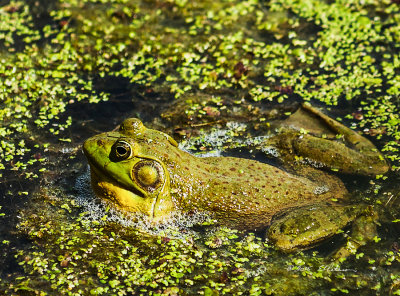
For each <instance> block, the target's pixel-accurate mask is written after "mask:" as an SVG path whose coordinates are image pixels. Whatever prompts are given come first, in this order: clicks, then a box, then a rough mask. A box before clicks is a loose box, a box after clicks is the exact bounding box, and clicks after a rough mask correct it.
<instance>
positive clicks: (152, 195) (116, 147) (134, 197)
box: [83, 118, 177, 221]
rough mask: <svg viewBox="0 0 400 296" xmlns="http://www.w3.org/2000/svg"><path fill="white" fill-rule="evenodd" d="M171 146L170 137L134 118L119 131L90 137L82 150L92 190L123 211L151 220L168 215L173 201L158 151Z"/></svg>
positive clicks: (166, 172)
mask: <svg viewBox="0 0 400 296" xmlns="http://www.w3.org/2000/svg"><path fill="white" fill-rule="evenodd" d="M173 146H175V147H176V146H177V144H176V142H175V141H174V140H173V139H172V138H171V137H169V136H168V135H166V134H164V133H162V132H159V131H156V130H151V129H148V128H146V127H145V126H144V125H143V123H142V122H141V121H140V120H139V119H136V118H129V119H126V120H125V121H124V122H123V123H122V124H121V125H120V127H119V130H118V131H113V132H107V133H102V134H99V135H96V136H94V137H91V138H89V139H88V140H86V141H85V143H84V144H83V151H84V153H85V155H86V157H87V159H88V161H89V164H90V168H91V181H92V187H93V190H94V192H95V193H96V195H97V196H99V197H100V198H103V199H105V200H106V201H108V202H110V203H112V204H115V205H116V206H117V207H119V208H121V209H123V210H124V211H128V212H135V213H142V214H145V215H147V216H149V217H150V218H151V219H152V220H154V221H158V220H161V219H163V218H165V217H168V216H169V215H170V214H171V212H172V211H173V209H174V204H173V201H172V199H171V196H170V176H169V172H168V170H167V168H166V165H165V163H163V161H162V159H161V152H162V151H168V149H170V147H173ZM175 147H173V148H175ZM160 151H161V152H160Z"/></svg>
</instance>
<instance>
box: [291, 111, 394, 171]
mask: <svg viewBox="0 0 400 296" xmlns="http://www.w3.org/2000/svg"><path fill="white" fill-rule="evenodd" d="M302 109H304V110H306V111H307V112H309V113H310V114H312V115H314V116H316V117H317V118H319V119H320V120H321V121H322V122H323V123H324V124H325V125H326V126H327V127H328V128H329V129H330V130H331V131H332V132H334V133H335V134H336V135H339V136H342V138H343V140H344V143H343V142H335V141H331V140H328V139H322V138H318V137H315V136H312V135H305V136H303V137H302V138H301V139H300V138H299V139H298V140H297V141H295V142H294V143H293V145H294V147H295V149H296V150H297V151H299V153H301V154H304V156H306V157H309V158H310V159H312V160H316V161H318V160H321V162H322V163H324V164H326V165H327V166H329V167H331V168H333V169H337V170H338V171H340V172H342V173H350V174H359V175H366V176H374V175H378V174H384V173H386V172H387V171H388V170H389V166H388V164H387V162H386V160H385V159H384V157H383V156H382V154H381V153H380V152H379V151H378V150H377V148H376V147H375V146H374V144H372V143H371V142H370V141H369V140H368V139H366V138H364V137H363V136H361V135H359V134H358V133H357V132H355V131H353V130H352V129H350V128H348V127H346V126H344V125H343V124H341V123H339V122H337V121H336V120H334V119H332V118H330V117H329V116H327V115H325V114H323V113H322V112H321V111H320V110H318V109H316V108H314V107H312V106H311V105H309V104H303V105H302ZM318 151H320V152H322V153H320V155H318V154H317V153H318Z"/></svg>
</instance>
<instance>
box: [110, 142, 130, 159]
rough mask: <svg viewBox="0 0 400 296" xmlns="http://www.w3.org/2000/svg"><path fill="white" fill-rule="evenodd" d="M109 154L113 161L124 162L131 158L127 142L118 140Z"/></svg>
mask: <svg viewBox="0 0 400 296" xmlns="http://www.w3.org/2000/svg"><path fill="white" fill-rule="evenodd" d="M111 153H112V156H113V158H114V160H115V161H121V160H125V159H128V158H129V157H131V156H132V147H131V145H130V144H129V143H128V142H125V141H121V140H120V141H117V142H115V144H114V145H113V146H112V148H111Z"/></svg>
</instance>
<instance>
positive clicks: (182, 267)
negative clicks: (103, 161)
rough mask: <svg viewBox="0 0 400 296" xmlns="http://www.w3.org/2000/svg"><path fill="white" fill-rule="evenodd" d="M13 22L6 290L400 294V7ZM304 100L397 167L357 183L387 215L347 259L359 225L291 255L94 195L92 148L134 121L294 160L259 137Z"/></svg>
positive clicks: (109, 14)
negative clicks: (88, 144) (96, 138)
mask: <svg viewBox="0 0 400 296" xmlns="http://www.w3.org/2000/svg"><path fill="white" fill-rule="evenodd" d="M0 23H1V25H0V42H1V46H0V48H1V52H0V59H1V63H0V77H1V79H0V85H1V88H0V89H1V91H0V106H1V109H0V117H1V119H2V124H1V125H0V135H1V139H0V140H1V145H0V156H1V162H0V178H1V181H0V206H1V208H0V222H1V223H0V246H1V250H2V252H1V254H0V266H1V267H0V292H1V293H4V294H6V295H60V294H62V295H136V294H138V295H306V294H307V295H342V294H362V295H377V294H384V295H398V294H400V272H399V270H400V246H399V244H400V239H399V232H400V228H399V225H400V222H399V220H400V202H399V195H400V192H399V189H398V185H397V184H399V182H400V177H399V173H398V172H399V170H398V168H399V165H400V153H399V147H400V131H399V129H398V126H399V125H400V118H399V114H400V112H399V111H400V110H399V109H400V103H399V100H398V96H399V94H400V62H399V61H400V56H399V52H400V50H399V44H400V35H399V32H400V28H399V26H400V25H399V24H400V4H399V3H398V1H389V0H388V1H373V0H370V1H340V0H337V1H316V0H301V1H283V0H282V1H280V0H271V1H256V0H249V1H184V0H179V1H178V0H168V1H160V0H157V1H129V0H109V1H96V0H81V1H71V0H60V1H51V2H47V3H46V4H44V3H39V2H38V1H1V2H0ZM304 101H308V102H311V103H312V105H313V106H316V107H318V108H321V109H322V110H323V112H324V113H326V114H328V115H329V116H330V117H332V118H335V119H338V120H341V121H342V122H343V123H344V124H345V125H346V126H348V127H351V128H354V129H356V130H358V131H359V132H360V133H362V134H363V135H364V136H365V137H367V138H368V139H370V140H371V141H373V142H374V144H375V145H376V146H377V148H378V149H379V150H380V151H382V153H383V155H384V156H385V157H386V158H387V160H388V161H389V162H390V165H391V171H390V172H389V173H387V174H386V175H384V176H380V175H379V176H376V177H369V178H360V177H355V176H354V177H353V176H348V175H347V176H344V177H343V176H341V177H342V179H343V181H344V183H345V185H346V187H347V188H348V189H349V191H351V192H352V195H353V197H352V198H353V199H352V202H353V204H356V203H357V204H358V203H363V204H365V205H368V206H369V207H370V208H371V209H374V211H376V212H377V213H378V214H379V220H378V221H376V224H375V225H376V227H377V233H376V236H374V237H373V238H372V240H370V241H369V242H367V243H366V244H365V245H364V246H361V247H360V248H359V249H357V250H354V253H353V254H350V255H349V256H348V257H347V258H346V259H343V260H338V261H332V257H331V256H332V254H333V253H334V252H335V250H338V249H339V248H340V247H341V246H343V245H345V244H346V243H349V242H351V232H352V226H351V225H349V226H347V227H345V228H344V229H343V231H339V232H338V233H337V234H336V235H335V236H333V237H332V238H330V239H327V240H325V241H324V242H322V243H321V244H318V245H317V246H315V247H313V248H311V249H308V250H303V251H296V252H294V253H290V254H286V253H283V252H281V251H279V250H277V249H276V247H275V246H274V245H273V244H272V242H271V241H268V240H265V238H264V231H259V232H257V233H249V232H246V231H238V230H235V229H231V228H228V227H226V226H225V225H223V224H222V225H216V224H215V222H214V221H213V219H211V218H210V215H208V214H207V213H203V212H201V211H199V212H191V213H190V215H188V214H185V213H184V214H181V213H177V214H176V215H175V217H174V219H173V221H172V222H170V223H168V224H165V225H161V226H154V225H152V224H151V223H149V221H147V220H146V218H145V217H140V216H139V217H137V216H129V215H128V216H127V215H125V214H122V213H120V212H119V211H117V210H115V209H114V208H113V207H109V205H108V204H105V203H102V202H101V201H100V200H99V199H98V198H96V197H95V196H94V195H93V193H92V190H91V187H90V181H89V169H88V163H87V160H86V158H85V157H84V155H83V153H82V151H81V147H82V143H83V141H84V140H86V139H87V138H89V137H90V136H93V135H95V134H98V133H100V132H106V131H111V130H113V129H115V128H116V127H117V126H118V125H119V124H120V123H121V122H122V121H123V120H124V119H126V118H129V117H138V118H140V119H141V120H142V121H143V122H144V123H145V124H146V126H148V127H151V128H154V129H158V130H161V131H164V132H166V133H169V134H170V135H171V136H173V137H174V138H175V139H176V140H177V141H178V142H179V143H180V148H182V149H185V150H187V151H190V153H193V154H195V155H197V156H199V157H204V156H220V155H222V156H235V157H241V158H250V159H256V160H258V161H261V162H265V163H268V164H271V165H280V164H281V163H280V158H279V156H280V154H279V153H278V151H277V150H276V149H273V147H266V148H265V147H264V148H259V147H257V143H258V142H260V141H262V140H263V139H264V138H265V137H266V136H267V135H268V134H270V133H271V131H273V127H274V124H275V123H276V122H278V121H281V120H283V119H285V118H287V117H288V116H289V114H291V113H293V112H294V111H295V110H296V109H297V108H298V106H299V104H300V103H301V102H304ZM211 216H212V215H211Z"/></svg>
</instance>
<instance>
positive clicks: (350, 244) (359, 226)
mask: <svg viewBox="0 0 400 296" xmlns="http://www.w3.org/2000/svg"><path fill="white" fill-rule="evenodd" d="M377 221H378V214H377V213H376V212H375V211H374V210H373V208H372V207H371V206H370V207H367V208H366V209H365V210H364V211H363V212H362V213H361V215H360V216H359V217H357V219H356V220H355V221H354V222H353V226H352V230H351V234H350V236H349V237H348V239H347V242H346V245H344V246H343V247H341V248H340V249H339V250H337V251H335V252H334V253H333V255H332V256H331V260H332V262H343V261H344V260H346V258H347V257H349V256H350V255H354V254H356V253H357V250H358V249H359V248H360V247H362V246H364V245H366V244H367V243H368V242H371V241H373V240H374V238H376V237H377V230H376V225H377V223H378V222H377Z"/></svg>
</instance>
